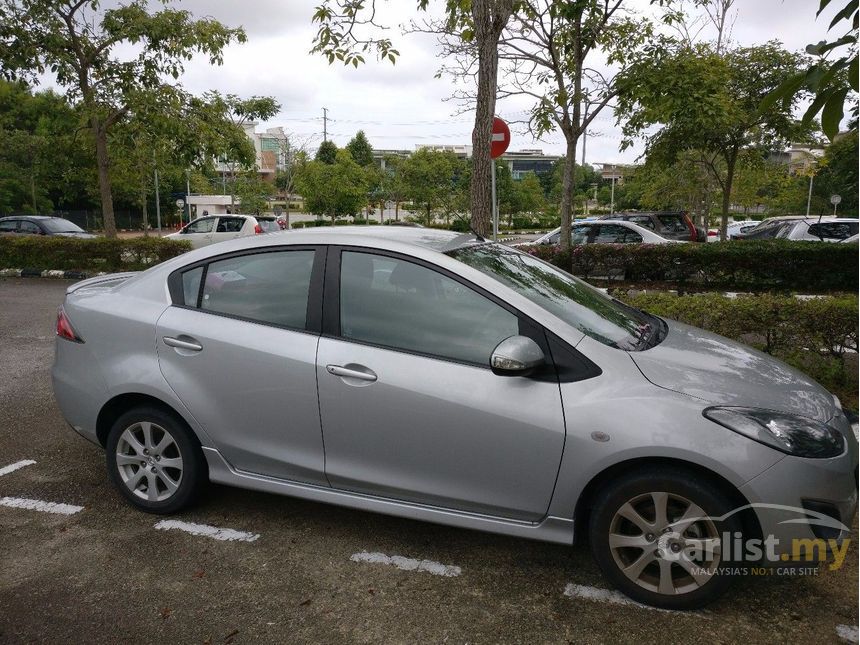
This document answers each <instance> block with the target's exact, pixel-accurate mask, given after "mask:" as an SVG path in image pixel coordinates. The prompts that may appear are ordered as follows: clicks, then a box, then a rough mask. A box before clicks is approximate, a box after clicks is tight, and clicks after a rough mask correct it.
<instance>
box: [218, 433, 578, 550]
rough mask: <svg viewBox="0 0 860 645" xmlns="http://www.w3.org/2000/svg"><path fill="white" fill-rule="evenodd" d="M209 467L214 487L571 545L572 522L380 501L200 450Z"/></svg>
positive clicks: (560, 518) (369, 496)
mask: <svg viewBox="0 0 860 645" xmlns="http://www.w3.org/2000/svg"><path fill="white" fill-rule="evenodd" d="M203 454H204V455H206V461H207V462H208V464H209V479H210V480H212V481H213V482H216V483H218V484H226V485H227V486H236V487H238V488H246V489H248V490H256V491H261V492H266V493H275V494H277V495H287V496H290V497H299V498H301V499H307V500H311V501H314V502H323V503H325V504H335V505H337V506H346V507H349V508H355V509H359V510H363V511H371V512H374V513H382V514H384V515H394V516H396V517H405V518H409V519H412V520H421V521H424V522H434V523H436V524H445V525H447V526H455V527H458V528H464V529H473V530H476V531H487V532H489V533H499V534H501V535H509V536H513V537H522V538H527V539H531V540H541V541H543V542H555V543H557V544H573V520H571V519H567V518H562V517H553V516H548V517H546V518H544V519H543V520H542V521H541V522H538V523H530V522H520V521H517V520H510V519H505V518H500V517H492V516H489V515H479V514H476V513H465V512H461V511H453V510H450V509H444V508H439V507H435V506H422V505H420V504H413V503H410V502H403V501H398V500H394V499H388V498H384V497H373V496H371V495H364V494H361V493H353V492H350V491H344V490H337V489H334V488H325V487H323V486H316V485H314V484H305V483H300V482H294V481H287V480H282V479H275V478H274V477H266V476H264V475H256V474H252V473H247V472H243V471H239V470H236V469H234V468H233V467H232V466H230V464H228V463H227V462H226V460H225V459H224V458H223V457H222V456H221V453H220V452H218V451H217V450H215V449H214V448H203Z"/></svg>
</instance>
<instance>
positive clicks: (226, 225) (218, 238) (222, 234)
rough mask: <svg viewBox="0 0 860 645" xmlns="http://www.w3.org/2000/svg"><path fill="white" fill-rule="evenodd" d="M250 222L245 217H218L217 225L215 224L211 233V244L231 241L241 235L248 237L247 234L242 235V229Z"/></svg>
mask: <svg viewBox="0 0 860 645" xmlns="http://www.w3.org/2000/svg"><path fill="white" fill-rule="evenodd" d="M250 221H251V220H249V219H248V218H247V217H236V216H230V215H219V216H218V224H216V226H215V231H214V232H213V233H212V243H213V244H215V243H216V242H225V241H226V240H233V239H236V238H237V237H241V236H242V235H243V234H245V235H248V234H249V233H248V232H245V233H243V229H244V228H245V227H246V225H247V224H249V223H250Z"/></svg>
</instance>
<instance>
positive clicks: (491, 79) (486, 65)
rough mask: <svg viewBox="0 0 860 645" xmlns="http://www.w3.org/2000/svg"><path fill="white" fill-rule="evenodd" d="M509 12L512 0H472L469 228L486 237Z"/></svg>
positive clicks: (511, 9) (489, 218)
mask: <svg viewBox="0 0 860 645" xmlns="http://www.w3.org/2000/svg"><path fill="white" fill-rule="evenodd" d="M512 11H513V0H472V20H473V23H474V34H475V43H476V46H477V49H478V79H477V86H478V87H477V90H478V93H477V100H476V102H475V128H474V129H473V130H472V186H471V207H472V218H471V224H472V229H473V230H475V231H476V232H477V233H478V234H480V235H482V236H484V237H486V236H489V235H490V232H491V226H492V224H491V222H492V213H493V209H492V201H493V197H492V186H491V185H490V182H491V172H492V166H491V164H492V160H491V159H490V137H491V136H492V131H493V115H494V114H495V111H496V86H497V81H498V71H499V36H500V35H501V33H502V30H503V29H504V28H505V25H506V24H507V22H508V19H509V18H510V17H511V12H512Z"/></svg>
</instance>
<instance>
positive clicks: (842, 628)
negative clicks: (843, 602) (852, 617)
mask: <svg viewBox="0 0 860 645" xmlns="http://www.w3.org/2000/svg"><path fill="white" fill-rule="evenodd" d="M836 635H837V636H838V637H839V638H841V639H842V640H844V641H848V642H849V643H856V642H857V625H837V626H836Z"/></svg>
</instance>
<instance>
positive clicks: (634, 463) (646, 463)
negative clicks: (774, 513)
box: [573, 457, 762, 540]
mask: <svg viewBox="0 0 860 645" xmlns="http://www.w3.org/2000/svg"><path fill="white" fill-rule="evenodd" d="M655 466H656V467H660V466H663V467H670V468H673V469H676V470H677V469H680V470H684V471H687V472H689V473H690V475H691V476H694V477H699V478H704V479H707V480H708V481H709V482H710V483H711V484H712V485H713V486H714V487H715V488H717V489H718V490H719V491H720V492H721V493H722V494H724V495H725V496H726V497H727V498H728V499H729V500H730V501H731V502H732V503H733V504H735V505H736V508H739V507H741V506H746V505H748V504H749V503H750V502H749V500H748V499H747V498H746V497H745V496H744V494H743V493H741V492H740V490H738V488H737V487H736V486H735V485H734V484H732V483H731V482H730V481H729V480H727V479H726V478H725V477H723V476H722V475H720V474H718V473H716V472H714V471H713V470H710V469H708V468H706V467H704V466H702V465H700V464H696V463H693V462H690V461H686V460H684V459H678V458H673V457H639V458H634V459H627V460H625V461H620V462H617V463H615V464H612V465H611V466H608V467H607V468H605V469H604V470H602V471H600V472H599V473H597V474H596V475H595V476H594V477H592V478H591V480H589V482H588V483H587V484H586V485H585V487H584V488H583V489H582V493H580V495H579V498H578V499H577V502H576V507H575V509H574V516H573V526H574V540H576V539H577V537H578V536H579V535H580V534H581V535H587V534H588V530H587V528H586V527H587V526H588V520H589V516H590V513H591V508H592V506H593V504H594V500H595V498H596V497H597V495H598V493H599V492H600V490H601V489H602V488H603V486H605V485H606V484H607V483H609V482H610V481H612V479H613V477H616V476H618V475H621V474H625V475H626V474H629V473H631V472H633V471H636V470H645V469H647V468H654V467H655ZM740 517H741V521H742V523H743V531H744V535H746V536H747V537H753V538H759V539H760V538H761V537H762V529H761V525H760V524H759V520H758V517H757V516H756V513H755V512H754V511H752V510H751V509H747V510H744V511H742V512H741V513H740Z"/></svg>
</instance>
